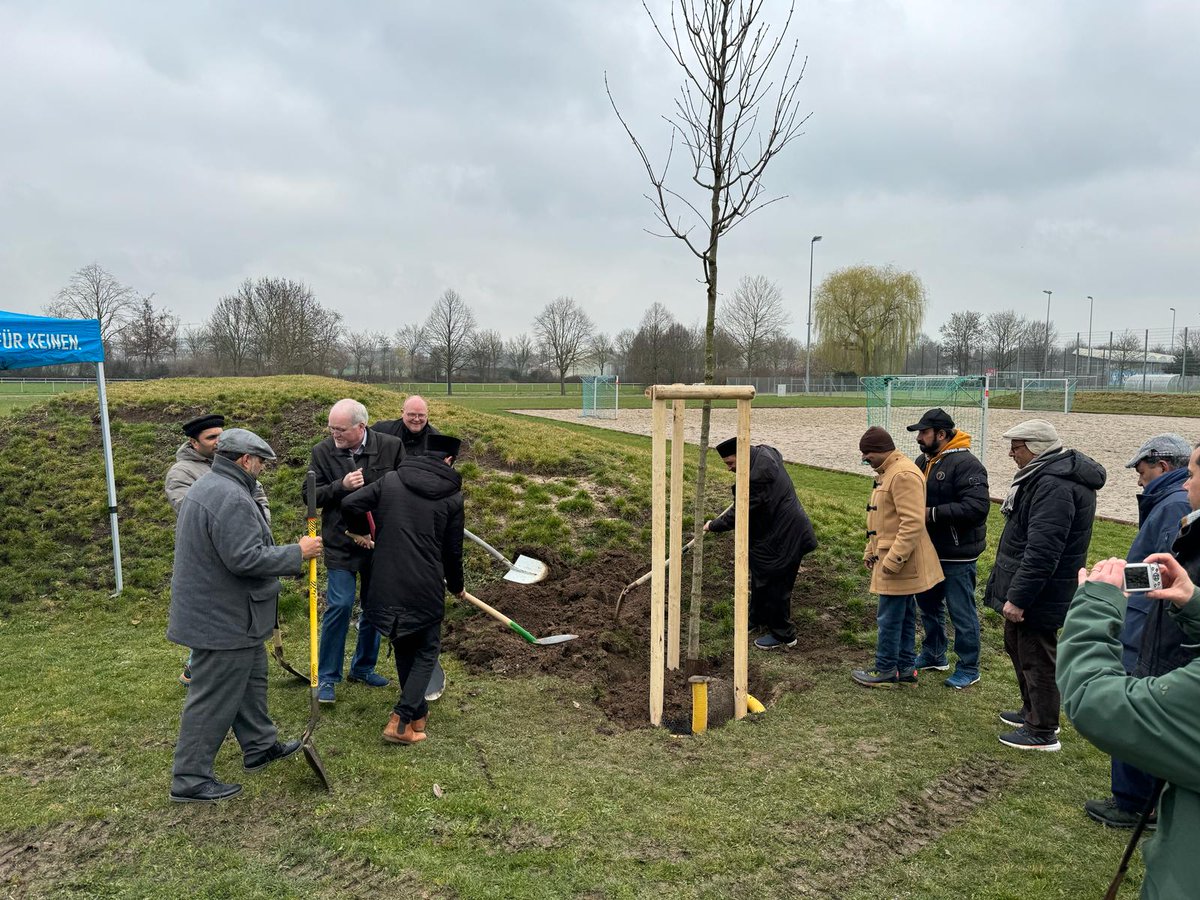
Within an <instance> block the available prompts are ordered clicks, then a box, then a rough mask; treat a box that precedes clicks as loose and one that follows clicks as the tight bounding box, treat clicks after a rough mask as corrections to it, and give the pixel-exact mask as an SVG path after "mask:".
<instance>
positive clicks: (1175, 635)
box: [1130, 519, 1200, 678]
mask: <svg viewBox="0 0 1200 900" xmlns="http://www.w3.org/2000/svg"><path fill="white" fill-rule="evenodd" d="M1171 552H1172V553H1174V554H1175V558H1176V559H1177V560H1179V564H1180V565H1181V566H1183V567H1184V569H1186V570H1187V573H1188V577H1189V578H1191V579H1192V583H1193V584H1196V583H1200V519H1197V520H1196V521H1192V522H1188V524H1186V525H1184V526H1183V528H1182V529H1181V530H1180V532H1179V536H1178V537H1176V538H1175V543H1174V544H1173V545H1172V547H1171ZM1133 596H1134V597H1137V596H1140V595H1138V594H1134V595H1133ZM1130 599H1132V598H1130ZM1150 602H1151V603H1153V604H1154V606H1153V607H1152V608H1151V609H1150V611H1149V612H1148V613H1147V614H1146V624H1145V627H1144V628H1143V630H1142V645H1141V649H1140V650H1139V651H1138V658H1137V665H1136V666H1135V667H1134V670H1133V674H1134V675H1136V676H1137V677H1138V678H1145V677H1146V676H1148V675H1165V674H1167V673H1168V672H1173V671H1174V670H1175V669H1178V668H1181V667H1183V666H1186V665H1187V664H1188V663H1190V662H1191V661H1192V660H1193V659H1195V658H1196V657H1197V656H1200V647H1198V646H1197V645H1196V644H1195V643H1194V642H1193V641H1191V640H1189V639H1188V637H1187V636H1186V635H1185V634H1184V633H1183V629H1182V628H1180V627H1179V625H1177V624H1176V622H1175V620H1174V619H1173V618H1171V617H1170V616H1168V615H1167V613H1168V612H1169V610H1170V607H1171V606H1172V604H1171V601H1170V600H1152V601H1150Z"/></svg>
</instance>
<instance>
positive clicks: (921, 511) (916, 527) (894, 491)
mask: <svg viewBox="0 0 1200 900" xmlns="http://www.w3.org/2000/svg"><path fill="white" fill-rule="evenodd" d="M863 559H864V560H865V561H867V562H871V561H872V560H874V566H873V568H872V569H871V591H872V593H875V594H885V595H888V596H903V595H907V594H917V593H920V592H921V591H927V590H929V589H930V588H931V587H933V586H934V585H935V584H937V583H938V582H940V581H942V580H943V578H944V576H943V575H942V564H941V563H939V562H938V556H937V551H936V550H934V549H933V542H932V541H930V540H929V534H928V533H927V532H926V531H925V479H924V477H923V476H922V475H921V470H920V469H918V468H917V466H916V464H915V463H913V461H912V460H910V459H909V458H908V457H907V456H905V455H904V454H903V453H901V452H900V451H899V450H896V451H894V452H893V453H892V455H891V456H889V457H888V458H887V459H886V460H884V462H883V466H882V467H881V468H880V469H879V475H878V477H877V478H876V479H875V490H874V491H872V492H871V502H870V503H869V504H868V505H867V549H866V551H865V552H864V553H863ZM885 568H886V569H888V570H890V572H888V571H884V570H885Z"/></svg>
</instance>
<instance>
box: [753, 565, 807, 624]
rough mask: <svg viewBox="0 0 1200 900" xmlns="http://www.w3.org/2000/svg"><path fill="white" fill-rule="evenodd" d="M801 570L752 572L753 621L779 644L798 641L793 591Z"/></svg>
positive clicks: (787, 569) (790, 568) (797, 567)
mask: <svg viewBox="0 0 1200 900" xmlns="http://www.w3.org/2000/svg"><path fill="white" fill-rule="evenodd" d="M799 568H800V566H799V564H797V565H796V566H795V567H792V566H789V567H788V568H786V569H782V570H780V571H777V572H755V571H754V570H753V569H751V570H750V621H751V622H752V623H753V624H754V625H757V626H760V627H762V628H766V629H767V630H768V631H770V632H771V634H773V635H775V637H777V638H778V639H779V640H781V641H785V642H791V641H794V640H795V639H796V626H795V624H794V623H793V622H792V588H794V587H795V586H796V573H797V571H798V570H799Z"/></svg>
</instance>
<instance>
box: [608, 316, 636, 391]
mask: <svg viewBox="0 0 1200 900" xmlns="http://www.w3.org/2000/svg"><path fill="white" fill-rule="evenodd" d="M636 338H637V332H636V331H634V330H633V329H632V328H622V329H621V330H620V331H618V332H617V336H616V337H615V338H613V353H614V354H615V355H616V360H615V363H614V368H615V367H620V369H621V373H622V374H623V375H625V377H626V379H628V378H629V371H628V367H629V351H630V348H632V347H633V342H634V340H635V339H636Z"/></svg>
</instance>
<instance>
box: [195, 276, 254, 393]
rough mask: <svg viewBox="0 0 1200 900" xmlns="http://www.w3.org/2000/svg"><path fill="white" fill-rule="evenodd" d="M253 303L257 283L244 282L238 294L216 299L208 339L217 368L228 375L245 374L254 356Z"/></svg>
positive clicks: (208, 327)
mask: <svg viewBox="0 0 1200 900" xmlns="http://www.w3.org/2000/svg"><path fill="white" fill-rule="evenodd" d="M253 303H254V285H253V284H252V283H251V282H250V280H249V279H247V280H246V281H244V282H242V285H241V287H239V288H238V290H237V292H236V293H233V294H229V295H228V296H225V297H222V298H221V299H220V300H218V301H217V307H216V309H214V310H213V313H212V315H211V316H209V319H208V326H207V328H206V329H205V330H206V331H208V334H209V340H210V341H211V346H212V350H213V355H214V357H216V359H215V363H216V368H217V371H219V372H221V373H222V374H226V375H245V374H247V370H248V368H249V364H250V360H251V358H252V349H251V339H250V324H249V310H250V306H251V305H253Z"/></svg>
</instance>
